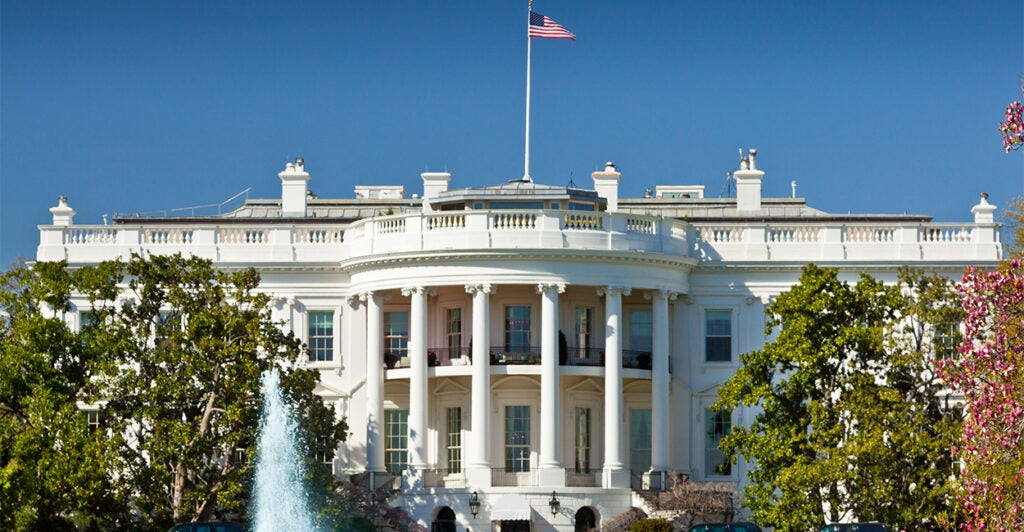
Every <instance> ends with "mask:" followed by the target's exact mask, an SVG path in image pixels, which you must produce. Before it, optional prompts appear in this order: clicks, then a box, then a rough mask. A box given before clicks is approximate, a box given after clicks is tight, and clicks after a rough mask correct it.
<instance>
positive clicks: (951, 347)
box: [932, 321, 963, 359]
mask: <svg viewBox="0 0 1024 532" xmlns="http://www.w3.org/2000/svg"><path fill="white" fill-rule="evenodd" d="M962 339H963V337H962V335H961V334H960V324H959V323H957V322H955V321H952V322H946V323H939V324H937V325H935V335H934V338H933V340H932V341H933V343H934V344H935V346H934V347H935V358H938V359H947V358H956V357H957V355H958V351H957V347H958V346H959V345H960V342H961V341H962Z"/></svg>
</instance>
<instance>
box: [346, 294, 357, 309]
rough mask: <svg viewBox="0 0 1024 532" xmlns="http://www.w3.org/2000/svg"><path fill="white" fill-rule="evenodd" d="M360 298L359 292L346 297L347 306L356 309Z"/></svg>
mask: <svg viewBox="0 0 1024 532" xmlns="http://www.w3.org/2000/svg"><path fill="white" fill-rule="evenodd" d="M360 299H361V298H360V295H359V294H353V295H351V296H348V297H346V298H345V302H346V303H348V306H349V307H352V309H357V308H359V302H360Z"/></svg>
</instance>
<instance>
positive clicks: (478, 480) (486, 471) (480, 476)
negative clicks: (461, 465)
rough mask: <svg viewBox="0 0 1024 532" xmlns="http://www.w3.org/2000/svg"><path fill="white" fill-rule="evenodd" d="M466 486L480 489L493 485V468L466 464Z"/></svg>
mask: <svg viewBox="0 0 1024 532" xmlns="http://www.w3.org/2000/svg"><path fill="white" fill-rule="evenodd" d="M465 475H466V487H468V488H470V489H480V488H489V487H491V468H490V467H489V466H488V467H480V466H466V469H465Z"/></svg>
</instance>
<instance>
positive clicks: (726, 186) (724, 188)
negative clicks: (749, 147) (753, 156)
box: [718, 150, 743, 198]
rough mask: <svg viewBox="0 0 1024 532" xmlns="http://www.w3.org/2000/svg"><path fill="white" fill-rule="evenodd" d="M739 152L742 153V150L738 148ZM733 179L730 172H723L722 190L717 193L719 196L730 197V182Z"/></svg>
mask: <svg viewBox="0 0 1024 532" xmlns="http://www.w3.org/2000/svg"><path fill="white" fill-rule="evenodd" d="M740 153H741V154H742V153H743V150H740ZM733 181H734V179H733V177H732V172H726V173H725V183H724V184H723V185H722V191H721V192H719V193H718V197H719V198H731V197H732V182H733Z"/></svg>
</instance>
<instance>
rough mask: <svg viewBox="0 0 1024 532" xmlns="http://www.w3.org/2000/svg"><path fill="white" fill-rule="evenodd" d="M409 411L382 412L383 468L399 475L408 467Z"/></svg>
mask: <svg viewBox="0 0 1024 532" xmlns="http://www.w3.org/2000/svg"><path fill="white" fill-rule="evenodd" d="M408 437H409V411H408V410H386V411H385V412H384V467H385V468H386V469H387V470H388V472H389V473H391V474H392V475H399V474H401V473H402V471H404V470H405V469H407V468H408V467H409V450H408Z"/></svg>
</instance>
